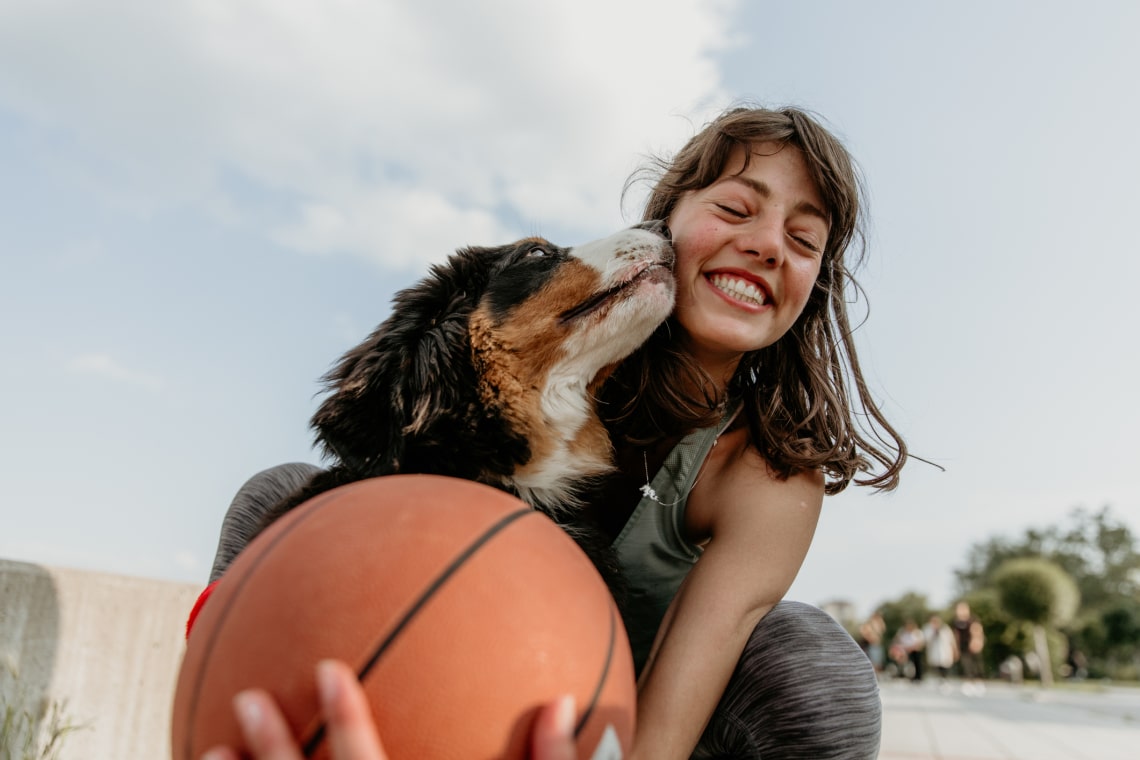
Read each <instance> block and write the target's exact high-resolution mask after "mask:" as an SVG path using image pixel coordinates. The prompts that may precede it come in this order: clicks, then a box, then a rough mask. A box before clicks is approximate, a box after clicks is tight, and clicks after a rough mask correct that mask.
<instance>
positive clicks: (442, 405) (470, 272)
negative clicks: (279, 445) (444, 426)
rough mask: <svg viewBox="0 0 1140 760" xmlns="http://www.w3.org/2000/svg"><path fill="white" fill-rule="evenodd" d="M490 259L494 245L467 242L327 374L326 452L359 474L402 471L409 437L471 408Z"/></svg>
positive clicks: (319, 429) (403, 295)
mask: <svg viewBox="0 0 1140 760" xmlns="http://www.w3.org/2000/svg"><path fill="white" fill-rule="evenodd" d="M493 265H494V256H492V255H491V251H490V249H464V250H461V251H459V252H458V253H456V254H454V255H453V256H452V257H451V258H450V259H448V260H447V262H445V263H443V264H439V265H435V266H433V267H432V268H431V271H430V273H429V275H428V276H427V277H426V278H424V279H423V280H422V281H420V282H419V283H417V284H416V285H414V286H412V287H410V288H408V289H406V290H402V291H400V292H399V293H397V294H396V296H395V298H394V299H393V302H392V313H391V315H390V316H389V317H388V318H387V319H386V320H385V321H384V322H383V323H381V325H380V326H379V327H377V328H376V330H375V331H373V333H372V334H371V335H369V336H368V338H367V339H366V340H365V341H364V342H363V343H361V344H360V345H358V346H356V347H355V348H353V349H352V350H350V351H349V352H348V353H347V354H345V355H344V357H343V358H342V359H341V360H340V362H339V363H338V364H337V365H336V366H335V367H334V368H333V369H332V370H331V371H330V372H329V373H328V374H327V375H325V377H324V378H323V382H324V383H325V387H326V389H327V390H328V391H329V392H330V395H329V396H328V397H327V398H326V399H325V401H324V402H323V403H322V404H321V406H320V408H319V409H318V410H317V412H316V414H315V415H314V416H313V419H312V427H313V429H314V430H315V431H316V433H317V440H318V442H319V443H320V444H321V446H322V447H323V448H324V449H325V452H326V453H327V454H329V455H331V456H333V457H335V458H337V459H339V460H340V461H341V462H342V463H343V464H344V465H346V466H347V467H349V468H350V469H352V470H354V471H358V472H360V473H362V474H368V475H383V474H393V473H397V472H401V471H404V470H405V469H407V467H408V465H407V464H406V463H405V462H404V459H405V452H406V450H407V447H408V444H409V441H410V439H411V438H412V437H415V436H417V435H420V434H424V433H426V432H427V431H428V429H429V428H431V427H432V426H433V425H435V424H437V423H438V422H439V419H438V418H439V417H440V416H441V415H442V416H450V417H454V416H456V414H457V413H458V412H459V411H462V412H466V411H467V409H468V408H469V406H470V403H469V401H468V399H471V398H472V397H473V395H474V393H475V388H476V380H475V371H474V369H473V367H472V365H471V345H470V338H469V335H468V318H469V317H470V314H471V312H472V311H473V310H474V309H475V307H476V306H477V305H478V303H479V299H480V298H481V297H482V294H483V292H484V290H485V289H486V287H487V280H488V276H489V271H490V268H491V267H492V266H493ZM457 410H458V411H457Z"/></svg>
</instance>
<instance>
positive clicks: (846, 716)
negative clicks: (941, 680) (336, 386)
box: [210, 464, 882, 760]
mask: <svg viewBox="0 0 1140 760" xmlns="http://www.w3.org/2000/svg"><path fill="white" fill-rule="evenodd" d="M318 471H319V469H318V468H317V467H314V466H313V465H309V464H285V465H280V466H278V467H273V468H271V469H268V470H264V471H262V472H259V473H258V474H257V475H254V476H253V477H252V478H250V479H249V481H247V482H246V484H245V485H244V486H242V487H241V490H239V491H238V493H237V495H236V496H235V497H234V500H233V503H232V504H231V505H230V508H229V511H227V512H226V516H225V519H224V521H223V523H222V530H221V538H220V540H219V542H218V552H217V555H216V557H215V558H214V566H213V569H212V571H211V573H210V580H211V581H214V580H217V579H218V578H219V577H220V576H221V574H222V573H223V572H224V571H225V569H226V568H227V567H229V564H230V562H232V561H233V558H234V557H236V556H237V553H238V552H239V551H241V550H242V548H244V547H245V545H246V544H247V543H248V542H249V540H250V538H251V533H252V531H253V529H254V526H255V525H256V524H257V522H258V519H259V518H260V516H261V515H262V514H263V513H264V512H265V510H267V509H268V508H269V507H270V506H271V505H273V504H275V503H276V502H277V501H278V500H280V499H282V498H284V497H285V496H287V495H289V494H290V493H292V492H293V491H294V490H296V489H297V488H299V487H300V486H301V485H302V484H304V483H305V482H306V481H307V480H308V479H309V478H310V477H312V475H314V474H315V473H316V472H318ZM881 726H882V705H881V703H880V701H879V686H878V681H877V680H876V678H875V671H874V669H873V668H872V667H871V663H870V661H869V660H868V659H867V656H866V655H865V654H863V651H862V650H861V649H860V648H859V646H858V645H857V644H856V643H855V641H854V640H853V639H852V638H851V636H850V635H848V634H847V632H846V631H845V630H843V628H842V626H840V625H839V624H838V623H836V622H835V620H833V619H832V618H831V616H830V615H828V614H827V613H825V612H823V611H821V610H819V609H817V608H815V607H812V606H810V605H807V604H803V603H801V602H789V601H785V602H780V603H779V604H777V605H776V606H775V607H774V608H772V611H771V612H769V613H768V614H767V615H765V616H764V618H763V619H762V620H761V621H760V623H759V624H758V625H757V626H756V629H755V630H754V631H753V632H752V637H751V638H750V639H749V641H748V644H747V645H746V646H745V648H744V653H743V654H742V655H741V657H740V661H739V663H737V666H736V671H735V672H734V673H733V675H732V678H731V680H730V681H729V684H728V688H727V689H726V690H725V693H724V696H723V697H722V698H721V700H720V704H719V705H717V708H716V711H715V712H714V713H713V716H712V719H711V720H710V722H709V725H708V727H707V728H706V729H705V733H704V736H702V737H701V741H700V743H699V744H698V745H697V749H696V751H695V752H694V753H693V758H694V759H697V758H700V760H711V759H712V758H717V759H720V760H728V759H729V758H732V759H733V760H736V759H737V758H739V759H740V760H793V759H796V760H828V759H834V760H874V758H876V757H878V754H879V734H880V728H881Z"/></svg>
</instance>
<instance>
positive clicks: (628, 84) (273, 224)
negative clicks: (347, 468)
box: [0, 0, 736, 266]
mask: <svg viewBox="0 0 1140 760" xmlns="http://www.w3.org/2000/svg"><path fill="white" fill-rule="evenodd" d="M735 5H736V3H735V2H734V0H720V1H719V2H708V0H672V2H670V3H669V5H668V9H667V10H665V9H663V8H662V7H661V5H660V4H659V3H658V2H657V0H567V1H565V2H561V1H560V2H551V3H542V4H538V3H530V2H526V1H525V0H484V1H483V2H479V3H468V2H466V0H453V1H450V2H430V1H429V2H424V1H423V0H397V1H390V2H383V3H376V2H365V1H364V0H358V1H353V0H321V1H317V0H310V1H308V2H303V1H301V0H292V1H289V0H243V1H239V0H225V1H224V2H223V1H222V0H215V1H214V2H191V0H171V1H170V2H164V3H157V4H155V3H135V2H130V0H103V1H102V2H98V3H90V2H86V1H85V0H57V2H51V3H45V2H41V1H40V0H16V1H14V2H13V1H12V0H10V1H9V2H7V3H5V4H4V6H3V8H2V9H0V108H4V109H7V110H10V111H13V112H15V113H16V114H18V115H20V116H21V117H22V118H25V119H29V120H32V121H34V122H36V123H37V124H39V125H41V126H46V127H50V128H53V129H54V130H56V131H58V132H59V133H60V134H62V135H65V136H66V137H67V138H68V139H70V140H73V141H74V143H75V144H76V145H78V146H79V147H80V148H81V149H82V151H84V152H85V153H84V154H85V155H87V157H88V162H87V163H88V165H87V167H86V169H87V171H88V172H89V173H91V174H96V175H98V178H99V181H100V182H102V183H103V184H104V185H105V186H106V187H105V190H106V196H107V197H108V198H114V199H117V200H119V201H120V202H125V203H128V204H129V205H130V206H131V207H133V208H136V209H138V210H142V211H147V210H150V209H153V208H155V207H156V206H159V207H160V206H162V205H169V204H178V203H190V204H195V205H206V206H209V207H211V208H213V209H216V210H217V211H218V213H226V214H232V213H233V208H234V195H235V194H240V192H247V191H248V189H247V190H244V191H239V190H235V189H234V188H233V187H232V185H227V180H228V179H229V178H232V177H240V178H241V180H242V184H243V187H246V188H248V187H249V186H252V187H253V188H255V189H256V190H258V191H263V192H264V191H268V192H269V193H271V194H272V197H273V198H275V199H276V200H278V201H279V202H280V203H281V204H282V206H283V208H278V209H277V210H276V211H275V213H273V214H272V215H271V217H272V218H254V212H251V211H246V212H245V217H244V219H243V216H242V214H243V212H242V211H241V206H240V203H239V204H238V218H239V219H243V221H245V222H246V223H257V224H260V225H261V226H262V227H263V228H264V229H265V232H266V234H269V235H272V236H273V237H275V238H276V239H277V240H279V241H282V242H285V243H287V244H289V245H291V246H294V247H296V248H298V249H302V250H306V251H324V252H328V251H349V252H352V253H356V254H362V255H367V256H371V257H376V258H378V259H379V260H381V261H382V262H384V263H386V264H388V265H393V266H399V265H401V264H406V263H407V262H408V261H409V260H423V259H435V258H439V255H440V253H439V250H450V248H453V247H455V246H456V245H457V244H459V243H461V242H466V243H497V242H503V239H504V238H506V237H512V236H515V235H518V234H526V233H530V232H534V231H542V229H543V228H544V226H557V227H559V228H561V229H575V230H581V232H582V234H583V235H592V234H595V233H598V232H602V231H607V230H608V229H610V228H612V227H614V226H616V225H619V224H622V223H624V221H625V220H623V219H622V218H621V216H620V214H619V209H618V198H619V193H620V189H621V183H622V181H623V180H624V178H625V176H626V174H627V173H628V172H629V171H630V170H631V169H632V168H634V166H635V165H636V162H637V158H638V157H639V156H640V155H642V154H644V153H646V152H648V151H651V150H657V149H661V148H663V147H666V148H671V147H676V146H677V144H678V143H679V142H680V141H681V140H682V139H683V138H684V137H686V136H688V135H689V134H690V133H691V129H692V127H691V124H690V119H691V120H692V121H697V122H699V121H701V120H702V119H703V118H704V117H705V116H706V115H707V114H708V111H709V110H710V109H711V108H714V107H720V106H722V105H724V103H725V102H726V97H725V95H724V93H723V92H722V91H721V88H720V79H719V73H718V71H717V68H716V65H715V62H714V61H713V60H712V58H711V57H710V54H712V53H715V52H716V51H718V50H720V49H723V48H724V47H726V46H727V45H729V44H730V36H729V32H728V21H729V19H728V16H729V12H730V11H731V10H732V9H733V8H734V7H735ZM246 183H249V184H248V185H247V184H246ZM516 226H518V227H523V228H524V229H515V227H516ZM412 241H416V242H415V243H413V242H412ZM565 242H575V241H565Z"/></svg>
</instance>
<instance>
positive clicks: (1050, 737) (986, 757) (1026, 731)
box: [879, 681, 1140, 760]
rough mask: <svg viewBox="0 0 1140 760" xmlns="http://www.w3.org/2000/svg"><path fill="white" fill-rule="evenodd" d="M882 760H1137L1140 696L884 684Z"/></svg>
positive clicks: (1126, 691)
mask: <svg viewBox="0 0 1140 760" xmlns="http://www.w3.org/2000/svg"><path fill="white" fill-rule="evenodd" d="M881 686H882V688H881V693H882V699H883V743H882V749H881V752H880V754H879V760H1138V759H1140V688H1118V687H1117V688H1100V687H1091V686H1085V687H1083V688H1076V689H1074V688H1071V687H1067V686H1064V687H1058V688H1055V689H1051V690H1044V689H1041V688H1039V687H1037V686H1036V685H1033V686H1012V685H1010V684H1005V683H991V684H988V686H987V689H986V692H985V694H984V695H983V696H967V695H964V694H963V693H962V692H961V689H960V688H959V685H958V684H957V683H956V682H950V683H945V684H940V683H938V682H926V683H923V684H917V685H916V684H912V683H909V682H906V681H884V682H883V683H882V685H881Z"/></svg>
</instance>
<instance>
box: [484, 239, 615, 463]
mask: <svg viewBox="0 0 1140 760" xmlns="http://www.w3.org/2000/svg"><path fill="white" fill-rule="evenodd" d="M600 281H601V278H600V277H599V276H598V273H597V272H596V271H595V270H594V269H593V268H591V267H590V266H589V265H587V264H584V263H582V262H580V261H576V260H573V259H571V260H568V261H566V262H565V263H563V264H562V265H561V266H560V267H559V270H558V272H557V273H556V274H555V275H554V276H552V277H551V278H550V279H549V280H548V281H547V282H546V283H545V284H544V285H543V287H542V288H540V289H539V290H538V291H536V292H535V293H534V294H532V295H531V296H530V297H529V298H527V299H526V300H525V301H524V302H522V303H521V304H519V305H518V306H516V307H515V308H514V309H512V310H511V313H510V314H509V315H508V316H507V317H506V318H505V319H503V320H502V321H501V322H498V323H496V322H495V320H494V319H492V317H491V316H490V314H489V313H488V310H487V309H486V308H484V307H480V308H478V309H476V311H475V312H474V313H473V314H472V315H471V319H470V322H469V327H468V330H469V334H470V337H471V351H472V358H473V360H474V362H475V368H476V375H477V377H479V378H480V388H479V394H480V396H481V398H482V399H483V401H484V402H485V403H486V404H487V405H488V406H492V407H496V408H498V409H500V410H501V413H502V414H503V416H504V417H505V418H506V419H507V421H508V423H509V424H510V425H511V427H512V428H514V429H515V430H517V431H519V432H520V433H522V434H523V435H525V436H526V437H527V439H528V440H529V441H530V446H531V452H532V460H531V461H532V462H536V461H542V460H544V459H545V458H547V457H549V456H551V455H552V454H553V453H554V452H555V451H556V450H557V448H558V445H559V443H560V441H561V440H569V439H570V438H572V437H573V434H574V432H575V431H573V430H566V431H559V430H552V429H551V428H550V426H549V425H548V424H544V423H543V419H544V412H543V407H542V394H543V392H544V391H545V390H546V388H547V384H548V381H549V378H550V374H551V371H552V370H553V369H554V368H555V367H556V365H557V364H558V363H559V362H560V361H562V360H563V358H564V357H565V349H564V343H565V340H566V338H567V336H568V335H569V334H570V332H571V330H572V329H573V328H572V327H571V326H568V325H566V324H563V323H562V321H561V319H560V315H561V314H562V313H563V312H565V311H567V310H569V309H572V308H573V307H575V306H577V305H578V304H580V303H582V302H583V301H585V300H586V299H588V298H590V297H591V296H592V295H593V294H594V293H595V292H596V290H597V289H598V288H599V287H600ZM591 379H592V378H583V385H585V384H587V383H589V381H590V380H591ZM590 416H591V417H592V416H593V415H590ZM602 432H603V434H604V431H602Z"/></svg>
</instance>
